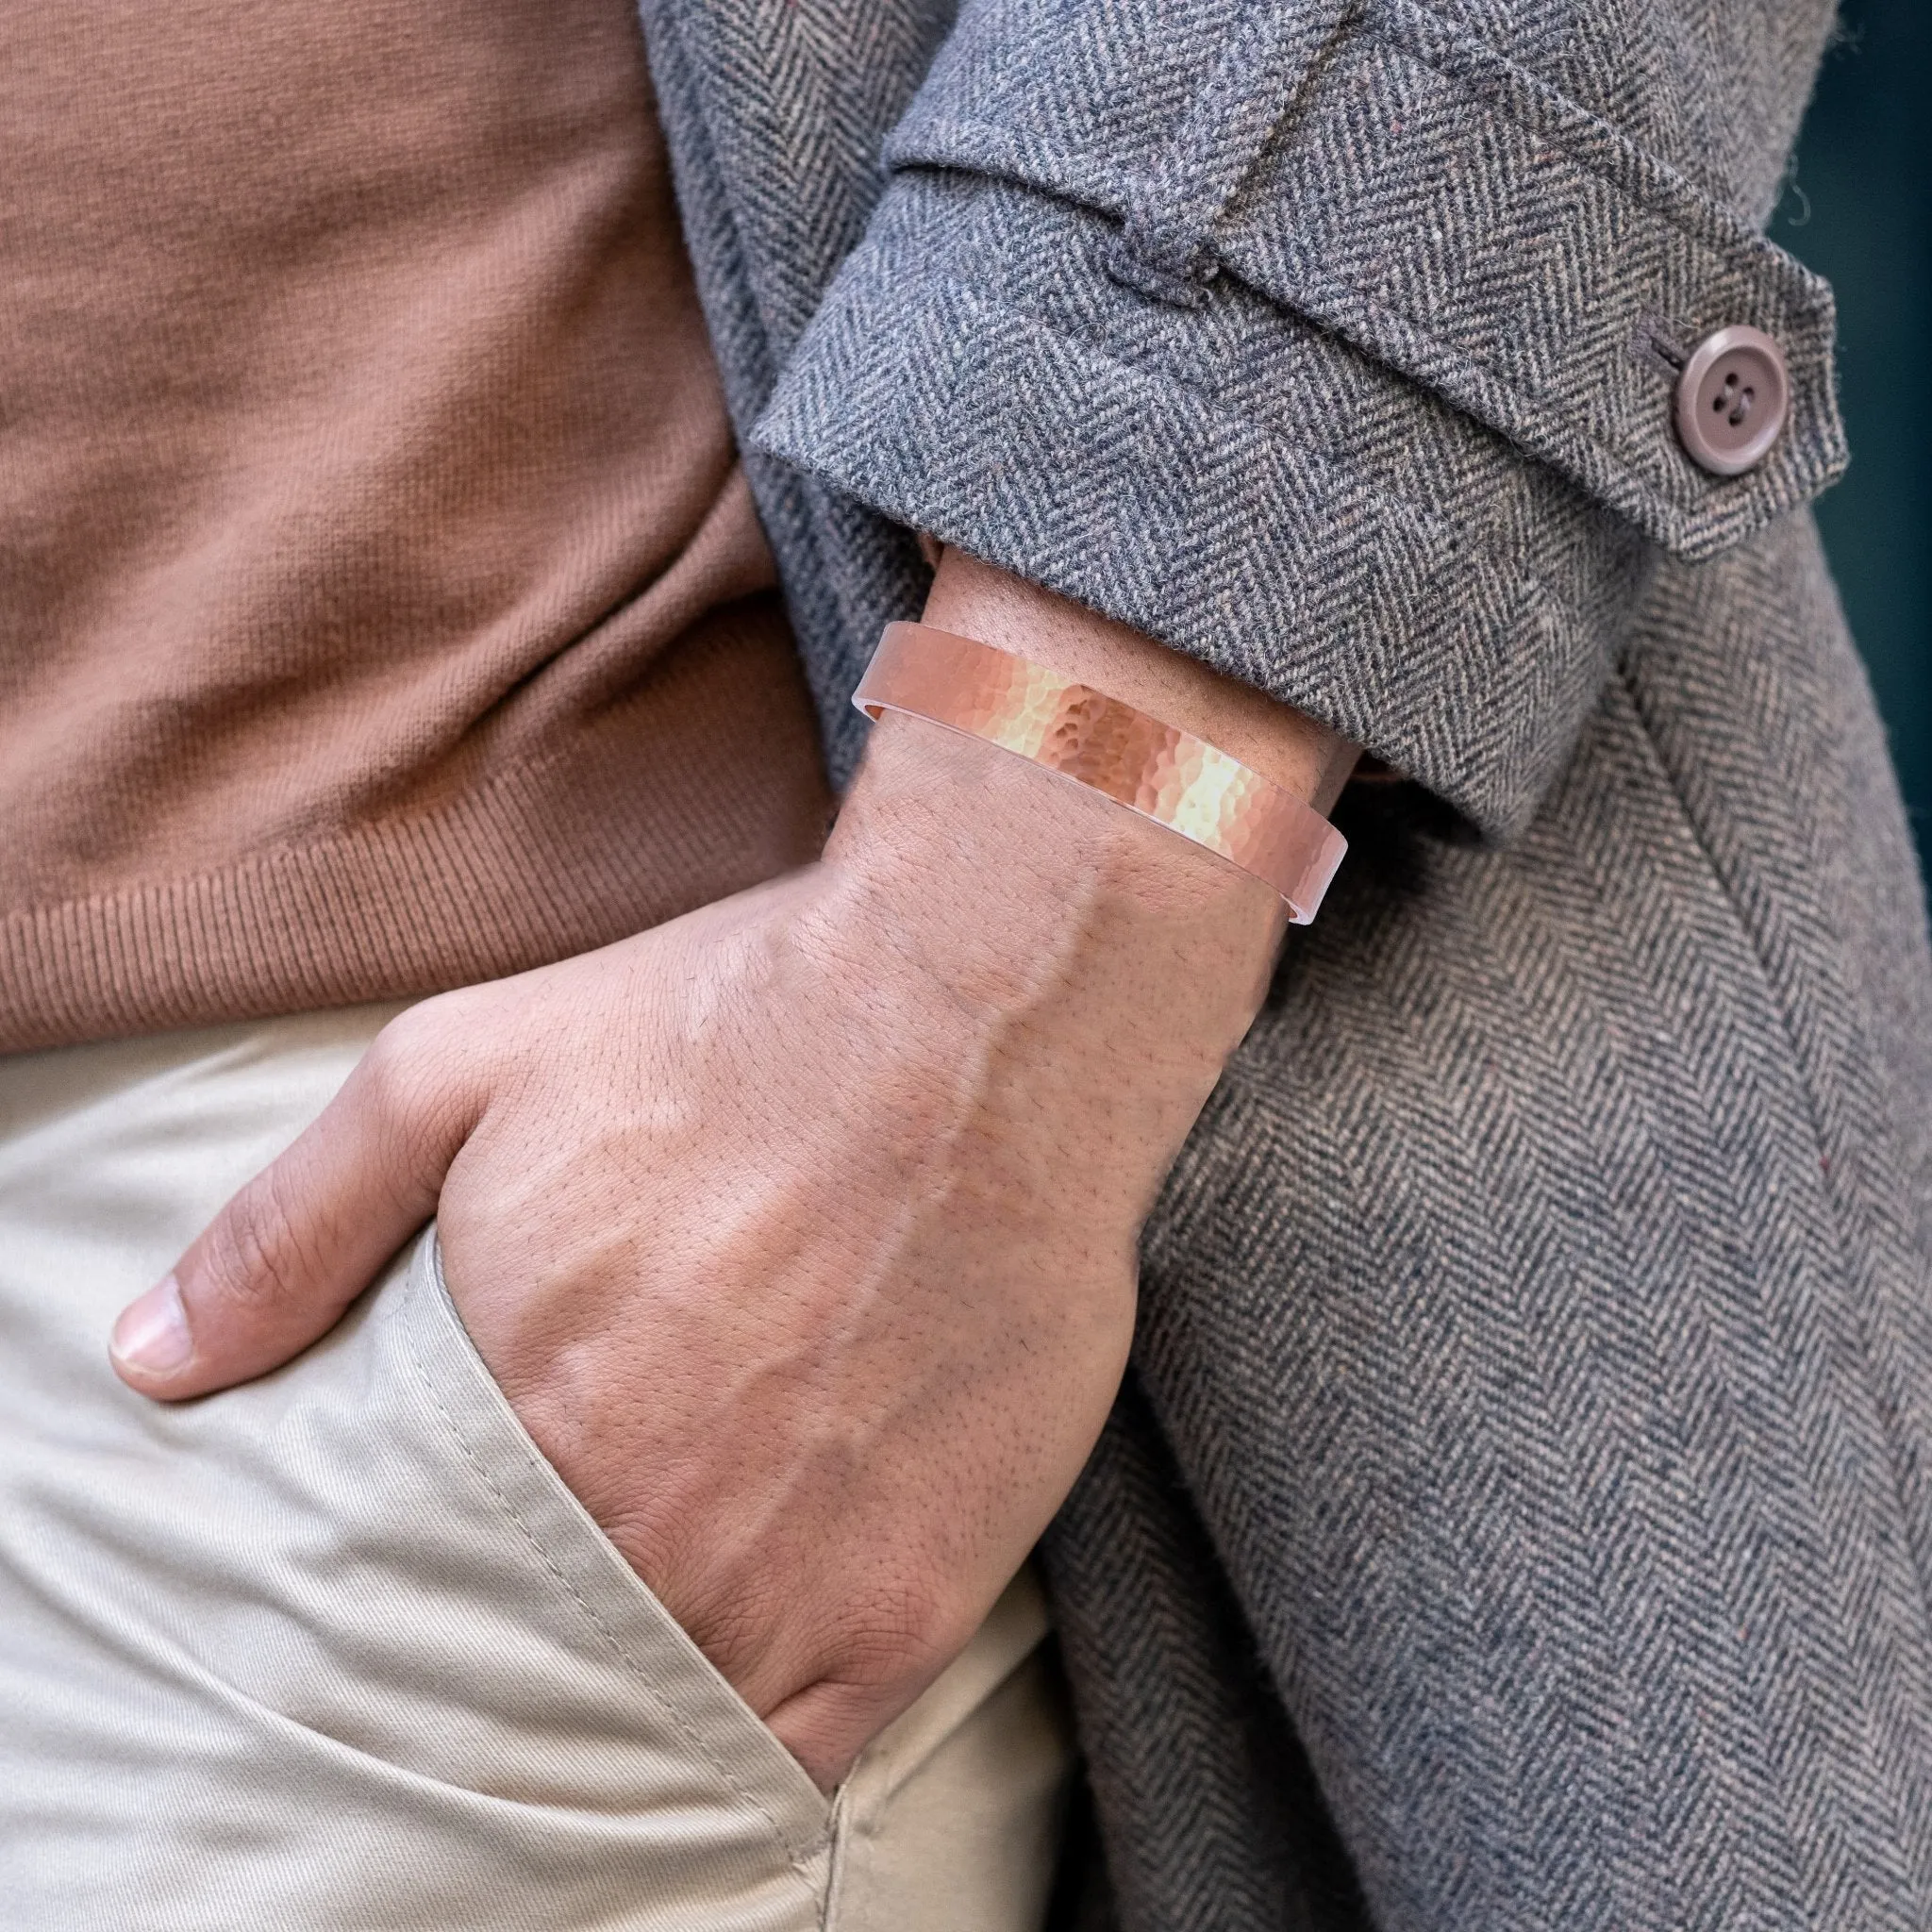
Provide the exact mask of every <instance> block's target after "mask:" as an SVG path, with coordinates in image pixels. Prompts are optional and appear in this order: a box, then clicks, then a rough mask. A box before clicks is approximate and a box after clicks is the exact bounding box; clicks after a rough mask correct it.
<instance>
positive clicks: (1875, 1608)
mask: <svg viewBox="0 0 1932 1932" xmlns="http://www.w3.org/2000/svg"><path fill="white" fill-rule="evenodd" d="M644 10H645V20H646V32H647V40H648V42H649V45H650V48H651V53H652V58H653V65H654V71H655V73H656V75H657V79H658V91H659V95H660V101H661V104H662V107H663V112H664V119H665V122H666V125H667V130H668V132H669V134H670V138H671V142H672V147H673V153H674V157H675V161H676V164H677V168H678V173H679V179H680V189H681V194H682V197H683V201H684V205H685V208H686V215H687V222H688V225H689V230H690V235H691V245H692V249H693V253H694V255H695V256H696V258H697V261H698V267H699V275H700V286H701V289H702V291H703V292H704V295H705V299H706V303H707V308H708V314H709V316H710V319H711V323H712V327H713V331H714V334H715V336H716V338H717V340H718V344H719V351H720V358H721V362H722V364H723V366H724V371H725V375H726V381H727V387H728V389H729V391H730V394H731V398H732V405H733V408H734V412H735V414H736V418H737V421H738V423H739V425H740V427H741V433H742V434H744V435H745V436H746V437H747V438H748V437H749V436H750V435H751V432H752V425H753V424H754V423H755V421H758V419H759V418H760V417H761V415H762V427H761V429H760V430H759V432H758V433H759V435H760V436H761V437H762V439H763V441H764V442H765V445H766V447H767V448H768V450H770V451H772V452H774V453H776V455H777V456H778V457H781V458H785V459H787V460H785V461H778V460H774V459H773V458H771V457H770V456H767V457H760V458H757V459H756V462H757V467H756V470H755V476H756V482H757V487H758V491H759V497H760V504H761V507H762V508H763V511H764V514H765V517H766V521H767V525H768V527H769V528H770V530H771V533H772V536H773V539H774V546H775V547H776V549H777V551H778V553H779V557H780V559H781V569H782V571H783V574H784V576H785V581H786V585H787V590H788V595H789V598H790V600H791V606H792V610H793V616H794V621H795V623H796V625H797V627H798V631H799V635H800V638H801V641H802V645H803V649H804V652H805V656H806V659H807V664H808V672H809V674H810V675H811V677H812V679H813V682H814V686H815V689H816V690H817V691H818V694H819V698H820V702H821V707H822V712H823V715H824V720H825V724H826V730H827V739H828V747H829V751H830V755H831V758H832V760H833V763H834V766H835V769H836V770H839V771H841V772H842V771H845V770H849V769H850V766H851V763H852V761H853V759H854V758H855V756H856V753H857V748H858V725H857V724H856V719H855V714H853V713H852V712H851V711H850V709H849V708H848V707H847V705H846V702H845V700H846V695H847V693H848V692H849V691H850V689H851V686H852V685H853V683H854V682H855V681H856V679H857V676H858V670H859V668H860V666H861V665H862V663H863V661H864V658H865V656H866V655H867V654H868V653H869V651H870V649H871V646H872V643H873V641H874V638H875V636H876V633H877V628H878V626H879V625H880V624H881V623H882V622H883V621H885V620H886V619H888V618H891V617H900V616H906V615H909V614H911V613H912V611H913V610H914V608H915V607H916V605H917V602H918V599H919V596H920V592H921V588H922V575H921V572H920V569H919V566H918V562H917V558H916V555H915V552H914V550H913V548H912V545H911V542H910V540H909V539H908V536H907V535H906V532H905V528H904V526H905V525H914V526H921V527H924V528H926V529H929V530H932V531H935V532H937V533H938V534H940V535H941V536H943V537H945V538H948V539H949V540H951V541H957V542H959V543H961V544H963V545H965V546H966V547H968V548H970V549H972V550H974V551H976V552H978V553H979V554H981V555H984V556H987V557H990V558H993V559H995V560H996V561H999V562H1001V563H1004V564H1006V565H1008V567H1009V568H1012V569H1015V570H1018V571H1020V572H1022V573H1024V574H1025V575H1030V576H1033V577H1035V578H1037V579H1039V580H1041V581H1042V582H1045V583H1047V584H1049V585H1052V586H1053V587H1055V588H1057V589H1058V590H1060V591H1065V592H1068V593H1070V594H1072V595H1074V596H1078V597H1082V598H1084V599H1085V600H1087V601H1088V602H1090V603H1091V604H1093V605H1094V606H1096V607H1098V608H1102V609H1105V610H1108V611H1110V612H1112V613H1113V614H1115V615H1117V616H1120V617H1122V618H1124V619H1125V620H1127V621H1129V622H1131V623H1134V624H1137V625H1141V627H1142V628H1144V629H1146V630H1148V631H1149V632H1151V633H1152V634H1154V635H1156V636H1158V637H1160V638H1162V639H1164V640H1166V641H1168V642H1170V643H1172V644H1174V645H1175V646H1176V647H1178V648H1182V649H1186V650H1189V651H1192V652H1195V653H1197V654H1199V655H1200V656H1202V657H1204V658H1208V660H1209V661H1211V662H1214V663H1216V664H1218V665H1220V666H1221V667H1222V668H1224V669H1225V670H1227V671H1229V672H1231V673H1233V674H1234V675H1239V676H1241V677H1243V678H1246V679H1248V680H1250V681H1252V682H1254V683H1256V684H1258V685H1260V686H1262V687H1263V688H1265V689H1268V690H1271V691H1274V692H1276V693H1277V694H1279V695H1280V696H1282V697H1284V698H1286V699H1288V700H1290V701H1291V702H1293V703H1295V704H1297V705H1300V706H1302V707H1303V708H1307V709H1309V710H1311V711H1314V712H1316V713H1318V714H1319V715H1321V716H1323V717H1325V718H1327V719H1328V720H1330V721H1331V722H1333V723H1335V724H1338V725H1339V726H1341V728H1342V729H1344V730H1346V731H1348V732H1350V733H1351V734H1352V735H1353V736H1355V737H1356V738H1357V739H1358V740H1360V741H1363V742H1365V743H1366V744H1368V745H1369V746H1370V747H1371V748H1372V749H1374V750H1375V751H1376V752H1378V753H1379V754H1381V755H1382V756H1383V757H1384V758H1387V759H1389V760H1390V761H1391V763H1393V764H1395V765H1396V766H1397V767H1398V768H1399V769H1401V770H1402V771H1404V772H1407V774H1411V775H1412V777H1413V778H1414V779H1415V780H1417V781H1418V782H1417V783H1416V784H1413V785H1411V786H1408V787H1404V788H1398V789H1396V790H1394V791H1384V792H1381V793H1379V794H1374V795H1367V796H1361V797H1359V798H1357V799H1354V800H1353V801H1352V802H1351V803H1350V804H1349V807H1348V813H1349V824H1348V829H1349V831H1350V833H1351V836H1352V838H1353V840H1354V841H1355V844H1354V851H1353V854H1352V856H1351V858H1350V861H1349V863H1348V865H1347V866H1346V867H1345V868H1344V871H1343V873H1342V875H1341V879H1340V880H1339V881H1338V884H1337V887H1336V889H1335V891H1334V892H1333V893H1332V894H1331V896H1330V899H1329V902H1328V905H1327V908H1325V909H1324V916H1323V919H1322V921H1321V922H1320V923H1319V924H1317V925H1316V926H1315V927H1314V928H1313V929H1312V931H1311V932H1310V933H1308V934H1307V935H1298V936H1297V937H1296V939H1295V941H1294V942H1293V944H1292V946H1291V952H1290V954H1289V957H1288V960H1287V962H1286V965H1285V967H1284V971H1283V974H1282V976H1281V979H1280V981H1279V984H1278V986H1277V988H1276V990H1275V994H1274V999H1273V1001H1272V1003H1271V1005H1270V1007H1269V1008H1268V1009H1267V1011H1266V1012H1265V1013H1264V1015H1263V1017H1262V1019H1261V1021H1260V1023H1259V1024H1257V1027H1256V1029H1255V1031H1254V1034H1253V1035H1252V1037H1251V1038H1250V1040H1249V1041H1248V1043H1247V1045H1246V1046H1245V1047H1244V1049H1243V1050H1242V1052H1241V1055H1240V1057H1239V1058H1238V1059H1237V1061H1236V1063H1235V1065H1234V1066H1233V1067H1232V1068H1231V1069H1230V1071H1229V1074H1228V1076H1227V1077H1226V1079H1225V1080H1224V1082H1223V1084H1222V1087H1221V1089H1220V1090H1219V1091H1218V1092H1217V1094H1216V1096H1215V1098H1214V1101H1213V1102H1212V1104H1211V1105H1210V1107H1209V1108H1208V1112H1207V1114H1206V1116H1205V1117H1204V1119H1203V1121H1202V1123H1201V1124H1200V1127H1199V1129H1198V1130H1197V1132H1196V1133H1195V1135H1194V1136H1193V1138H1192V1140H1191V1142H1190V1144H1189V1147H1188V1150H1187V1152H1186V1154H1185V1156H1184V1158H1183V1159H1182V1161H1181V1163H1180V1165H1179V1167H1178V1168H1177V1169H1176V1172H1175V1174H1174V1177H1173V1180H1172V1182H1171V1184H1170V1186H1169V1188H1168V1190H1167V1191H1166V1193H1165V1195H1164V1197H1163V1200H1162V1203H1161V1205H1160V1208H1159V1210H1158V1213H1157V1216H1156V1218H1155V1220H1154V1223H1153V1224H1152V1225H1151V1226H1150V1229H1149V1231H1148V1238H1147V1243H1146V1250H1145V1269H1144V1281H1145V1302H1144V1317H1143V1323H1142V1328H1141V1338H1140V1343H1139V1348H1138V1353H1137V1360H1136V1371H1135V1376H1134V1378H1133V1379H1132V1380H1131V1381H1130V1385H1129V1389H1128V1391H1127V1393H1126V1394H1125V1395H1124V1398H1123V1401H1122V1405H1121V1407H1120V1409H1119V1411H1118V1413H1117V1414H1116V1416H1115V1419H1114V1422H1113V1424H1112V1425H1111V1426H1110V1428H1109V1430H1108V1435H1107V1437H1106V1439H1105V1440H1104V1441H1103V1443H1102V1445H1101V1448H1100V1450H1099V1452H1098V1453H1097V1455H1096V1457H1095V1458H1094V1461H1093V1463H1092V1465H1091V1469H1090V1471H1089V1473H1088V1474H1087V1476H1086V1477H1085V1478H1084V1480H1083V1482H1082V1484H1081V1486H1080V1488H1079V1490H1078V1491H1076V1493H1075V1495H1074V1498H1073V1499H1072V1501H1071V1502H1070V1503H1069V1505H1068V1507H1067V1508H1066V1510H1065V1511H1064V1512H1063V1515H1062V1518H1061V1520H1060V1521H1059V1523H1058V1524H1057V1526H1056V1529H1055V1531H1054V1533H1053V1536H1052V1539H1051V1540H1050V1547H1049V1552H1048V1555H1049V1561H1050V1565H1051V1569H1052V1572H1053V1575H1054V1579H1055V1587H1056V1594H1057V1599H1058V1611H1059V1617H1060V1625H1061V1632H1062V1638H1063V1641H1064V1643H1065V1647H1066V1652H1067V1656H1068V1658H1069V1662H1070V1665H1071V1667H1072V1672H1073V1676H1074V1686H1075V1691H1076V1695H1077V1699H1078V1703H1079V1707H1080V1718H1081V1724H1082V1729H1083V1734H1084V1737H1085V1740H1086V1743H1087V1747H1088V1751H1089V1756H1090V1759H1091V1771H1092V1780H1093V1785H1094V1790H1095V1794H1096V1797H1097V1800H1098V1804H1099V1811H1100V1817H1101V1823H1102V1827H1103V1835H1104V1838H1105V1840H1106V1843H1107V1847H1108V1872H1109V1877H1110V1881H1111V1890H1112V1892H1113V1895H1114V1898H1115V1900H1116V1908H1117V1910H1118V1912H1119V1915H1120V1917H1121V1919H1122V1921H1123V1922H1124V1924H1125V1925H1126V1926H1128V1927H1130V1928H1133V1932H1156V1928H1158V1932H1179V1928H1187V1932H1193V1928H1201V1932H1207V1928H1214V1932H1277V1928H1278V1932H1287V1928H1302V1927H1310V1928H1315V1927H1319V1928H1323V1932H1330V1928H1333V1932H1343V1928H1347V1932H1355V1928H1357V1927H1361V1926H1365V1925H1368V1924H1373V1925H1374V1926H1377V1927H1379V1928H1381V1932H1450V1928H1457V1932H1462V1928H1471V1932H1476V1928H1479V1932H1550V1928H1556V1927H1560V1928H1562V1932H1598V1928H1601V1932H1609V1928H1613V1927H1614V1928H1617V1932H1632V1928H1645V1932H1648V1928H1657V1932H1665V1928H1669V1932H1679V1928H1695V1932H1707V1928H1708V1932H1716V1928H1724V1932H1733V1928H1753V1932H1756V1928H1760V1927H1762V1928H1771V1927H1776V1928H1779V1932H1790V1928H1797V1927H1807V1928H1808V1927H1833V1928H1837V1927H1845V1928H1857V1932H1867V1928H1875V1932H1886V1928H1901V1932H1903V1928H1906V1927H1923V1926H1924V1925H1926V1924H1932V1735H1928V1732H1932V1623H1928V1611H1927V1592H1926V1581H1925V1579H1926V1577H1927V1575H1928V1574H1932V1494H1928V1486H1932V1471H1928V1468H1927V1461H1926V1457H1927V1453H1928V1445H1932V1407H1928V1404H1932V1396H1928V1395H1927V1393H1926V1392H1925V1391H1927V1390H1928V1389H1932V1206H1928V1203H1932V955H1928V949H1927V943H1926V936H1925V924H1924V903H1923V900H1922V899H1921V897H1920V896H1919V888H1918V882H1917V873H1916V869H1915V867H1914V866H1913V864H1912V862H1911V857H1910V850H1909V841H1908V839H1907V833H1906V829H1905V826H1904V822H1903V818H1902V814H1901V811H1900V808H1899V803H1898V799H1897V795H1896V791H1895V788H1894V787H1893V786H1892V784H1891V781H1890V773H1889V770H1888V767H1887V764H1886V759H1885V754H1884V747H1883V743H1882V740H1881V737H1880V734H1879V731H1878V727H1877V725H1876V722H1875V719H1874V715H1873V712H1872V708H1871V703H1870V698H1869V694H1868V693H1867V691H1865V688H1864V685H1863V681H1862V678H1861V677H1860V675H1859V674H1858V672H1857V665H1856V661H1855V659H1854V658H1853V657H1852V655H1851V652H1850V648H1849V645H1848V642H1847V641H1846V639H1845V637H1844V635H1843V629H1842V625H1841V623H1840V619H1839V616H1838V613H1837V608H1836V605H1835V602H1834V599H1833V597H1832V595H1831V591H1830V586H1829V582H1828V579H1827V578H1826V576H1825V574H1824V567H1823V564H1822V561H1821V559H1820V557H1819V555H1818V551H1817V547H1816V541H1815V537H1814V536H1813V534H1812V531H1811V529H1810V525H1809V523H1808V520H1807V518H1806V517H1805V516H1804V514H1803V513H1802V511H1798V510H1794V506H1796V505H1798V504H1799V503H1800V502H1801V501H1802V499H1803V498H1804V497H1805V496H1806V495H1807V494H1808V493H1809V492H1810V491H1814V490H1815V489H1817V488H1819V487H1821V486H1822V484H1823V483H1824V482H1825V481H1826V480H1828V478H1829V477H1830V476H1831V475H1833V474H1834V473H1835V472H1836V470H1837V468H1838V466H1839V465H1840V462H1841V461H1842V448H1841V443H1840V432H1839V427H1838V423H1837V418H1836V413H1835V410H1834V408H1833V405H1832V402H1831V397H1830V390H1829V376H1828V365H1829V356H1830V327H1831V323H1830V305H1829V298H1828V293H1827V291H1824V290H1823V289H1822V288H1821V287H1820V286H1819V285H1818V284H1817V283H1816V282H1815V281H1813V280H1812V279H1811V278H1810V277H1808V276H1807V275H1805V274H1804V273H1803V272H1802V271H1801V270H1799V269H1797V268H1796V266H1795V264H1792V263H1790V262H1789V261H1788V260H1786V259H1785V258H1783V257H1781V256H1779V255H1778V254H1777V253H1776V251H1774V250H1772V249H1770V248H1768V247H1767V246H1766V245H1765V244H1764V243H1763V242H1762V241H1761V240H1760V239H1759V236H1758V232H1757V231H1758V229H1759V228H1760V226H1761V225H1762V223H1763V221H1764V219H1765V218H1766V216H1767V215H1768V212H1769V210H1770V208H1771V206H1772V203H1773V201H1774V198H1775V193H1776V190H1777V184H1778V182H1779V179H1780V177H1781V171H1782V169H1783V166H1784V161H1785V157H1786V154H1787V151H1788V148H1789V144H1790V139H1791V136H1792V134H1793V132H1794V130H1795V126H1796V124H1797V120H1798V117H1799V115H1800V113H1801V111H1802V108H1803V105H1804V101H1805V97H1806V94H1807V89H1808V86H1809V77H1810V74H1811V70H1812V67H1813V64H1814V63H1815V60H1816V58H1817V55H1818V52H1819V49H1820V46H1821V44H1822V42H1823V39H1824V34H1825V32H1826V30H1827V26H1828V20H1829V8H1828V6H1827V5H1826V0H1590V4H1584V0H1436V4H1434V5H1432V6H1428V7H1424V6H1421V5H1418V4H1415V0H966V4H965V6H964V8H963V9H962V11H961V13H960V17H959V19H958V23H957V27H955V23H954V21H953V19H952V10H951V8H950V6H949V5H948V4H946V0H729V4H726V0H644ZM949 36H950V37H949ZM895 130H896V131H895ZM889 138H890V146H888V145H887V143H888V141H889ZM882 152H884V153H887V154H889V155H890V156H891V164H892V167H893V169H894V170H895V172H893V173H892V174H891V176H890V178H889V177H888V176H887V175H886V174H885V172H884V171H883V169H882V167H881V164H880V161H879V157H880V155H881V153H882ZM1729 321H1740V322H1752V323H1756V324H1757V325H1759V326H1761V327H1767V328H1770V329H1772V330H1774V332H1777V333H1779V334H1780V335H1781V338H1782V339H1783V340H1784V341H1785V343H1786V346H1787V348H1788V350H1789V351H1790V354H1791V356H1792V358H1793V365H1794V369H1795V370H1796V372H1797V381H1798V391H1799V398H1800V401H1799V408H1798V412H1797V416H1796V419H1795V421H1794V424H1793V427H1792V431H1791V434H1790V438H1789V440H1788V441H1787V444H1786V446H1785V448H1784V449H1783V451H1782V453H1781V454H1780V456H1779V458H1777V459H1776V460H1775V461H1774V463H1772V464H1771V465H1769V466H1767V468H1766V469H1765V470H1764V471H1763V472H1761V473H1759V474H1758V475H1757V476H1755V477H1753V478H1748V479H1743V480H1742V481H1740V482H1739V483H1733V484H1718V483H1716V482H1714V481H1712V480H1710V479H1707V478H1705V477H1703V476H1702V475H1701V474H1699V473H1696V472H1694V471H1692V470H1691V469H1690V467H1689V466H1688V465H1687V464H1686V463H1685V461H1684V459H1683V458H1682V457H1681V455H1680V454H1679V453H1678V452H1677V451H1676V448H1675V445H1674V442H1672V441H1671V440H1670V434H1669V427H1668V409H1667V400H1668V395H1669V368H1670V356H1671V354H1672V353H1674V351H1675V350H1681V348H1682V347H1683V346H1685V344H1686V342H1687V341H1690V340H1694V338H1695V336H1696V335H1697V334H1699V333H1701V332H1702V331H1703V330H1705V329H1707V328H1708V327H1711V326H1714V325H1717V324H1719V323H1721V322H1729ZM788 465H789V466H788ZM1472 827H1474V830H1473V829H1472ZM1479 833H1480V834H1488V835H1507V839H1508V841H1509V842H1507V843H1503V844H1500V845H1499V844H1490V843H1485V842H1484V841H1483V839H1482V838H1481V837H1480V836H1478V834H1479Z"/></svg>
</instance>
